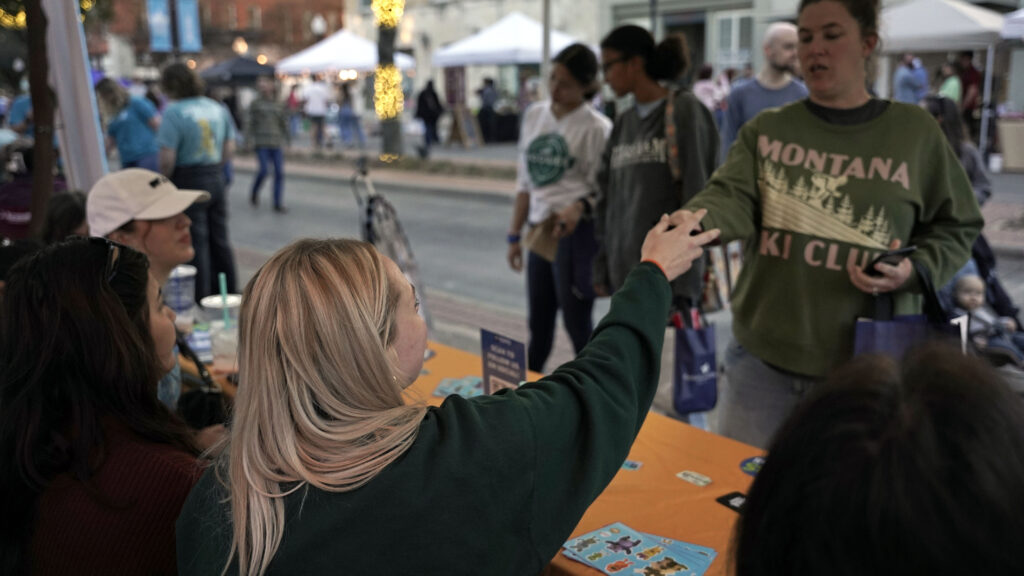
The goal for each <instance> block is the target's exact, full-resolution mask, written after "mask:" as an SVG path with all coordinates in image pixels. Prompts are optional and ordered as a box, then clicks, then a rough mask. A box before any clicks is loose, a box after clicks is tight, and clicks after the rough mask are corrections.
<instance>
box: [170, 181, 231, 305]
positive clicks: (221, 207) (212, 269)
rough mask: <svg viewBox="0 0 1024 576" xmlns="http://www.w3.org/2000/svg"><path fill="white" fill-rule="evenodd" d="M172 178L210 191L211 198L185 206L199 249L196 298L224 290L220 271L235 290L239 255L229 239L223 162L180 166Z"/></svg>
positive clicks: (195, 263)
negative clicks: (232, 248)
mask: <svg viewBox="0 0 1024 576" xmlns="http://www.w3.org/2000/svg"><path fill="white" fill-rule="evenodd" d="M171 181H172V182H174V185H175V186H177V187H178V188H182V189H190V190H205V191H207V192H209V193H210V201H209V202H196V203H195V204H193V205H191V206H189V207H188V209H187V210H185V214H187V215H188V217H189V218H191V219H192V228H191V232H192V247H193V248H195V251H196V255H195V258H193V259H192V262H191V264H192V265H193V266H195V267H196V300H199V299H200V298H202V297H204V296H209V295H210V294H217V293H219V292H220V288H219V286H218V281H217V274H218V273H220V272H223V273H224V274H225V275H226V276H227V284H228V286H227V288H228V292H230V293H235V292H236V291H237V290H236V287H235V282H236V280H235V278H236V276H235V257H234V255H233V254H232V252H231V243H230V241H229V240H228V238H229V237H228V201H227V191H226V190H225V189H224V169H223V167H222V165H221V164H207V165H203V166H178V167H177V168H175V169H174V174H173V175H172V176H171Z"/></svg>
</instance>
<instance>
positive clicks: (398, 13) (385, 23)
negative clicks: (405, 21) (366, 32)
mask: <svg viewBox="0 0 1024 576" xmlns="http://www.w3.org/2000/svg"><path fill="white" fill-rule="evenodd" d="M370 9H371V10H373V18H374V21H375V22H376V24H377V26H380V27H381V28H397V27H398V22H399V20H401V19H402V14H404V13H405V0H373V3H372V4H371V5H370Z"/></svg>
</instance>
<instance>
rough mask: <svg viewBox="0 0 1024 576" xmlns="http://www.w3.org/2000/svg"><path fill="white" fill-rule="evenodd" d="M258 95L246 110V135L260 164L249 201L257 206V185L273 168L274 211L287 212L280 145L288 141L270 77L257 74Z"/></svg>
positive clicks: (284, 117)
mask: <svg viewBox="0 0 1024 576" xmlns="http://www.w3.org/2000/svg"><path fill="white" fill-rule="evenodd" d="M257 88H258V89H259V96H257V98H256V99H255V100H253V101H252V103H251V104H249V110H248V113H247V114H246V128H245V136H246V138H247V139H248V140H249V144H250V145H251V146H252V147H253V148H254V149H255V150H256V157H257V158H258V159H259V163H260V167H259V171H258V172H257V173H256V179H255V180H253V183H252V191H251V192H250V194H249V203H250V204H252V205H253V206H259V203H260V187H261V186H262V185H263V179H264V178H266V177H267V173H268V172H269V171H270V167H271V166H273V168H274V211H275V212H281V213H284V212H287V211H288V209H287V208H285V206H284V152H283V150H282V147H283V146H285V145H290V143H291V139H290V136H289V132H288V117H287V111H286V110H285V108H284V106H282V105H281V103H280V102H278V101H277V91H276V86H275V84H274V79H273V78H260V80H259V83H258V85H257Z"/></svg>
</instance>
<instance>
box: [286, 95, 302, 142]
mask: <svg viewBox="0 0 1024 576" xmlns="http://www.w3.org/2000/svg"><path fill="white" fill-rule="evenodd" d="M285 106H286V107H287V110H288V126H289V130H290V135H291V137H292V138H295V137H296V136H298V135H299V129H300V128H301V126H302V98H300V97H299V87H298V86H297V85H295V84H293V85H292V87H291V88H289V89H288V100H286V101H285Z"/></svg>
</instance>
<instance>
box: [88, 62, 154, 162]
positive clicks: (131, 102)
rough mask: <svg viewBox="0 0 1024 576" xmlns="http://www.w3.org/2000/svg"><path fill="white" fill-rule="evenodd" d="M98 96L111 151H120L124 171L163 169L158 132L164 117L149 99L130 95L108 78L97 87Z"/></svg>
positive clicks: (108, 147)
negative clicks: (130, 169) (125, 169)
mask: <svg viewBox="0 0 1024 576" xmlns="http://www.w3.org/2000/svg"><path fill="white" fill-rule="evenodd" d="M96 96H98V97H99V103H100V107H101V109H102V110H103V115H104V117H105V118H106V121H107V149H108V150H109V149H110V148H114V147H116V148H117V155H118V157H119V158H120V161H121V167H123V168H136V167H137V168H145V169H146V170H152V171H154V172H158V171H159V170H160V147H159V146H158V145H157V142H156V133H157V130H159V129H160V114H159V113H158V112H157V110H156V108H155V107H154V106H153V104H152V103H151V102H150V101H149V100H147V99H146V98H140V97H138V96H130V95H129V94H128V91H127V90H125V89H124V88H123V87H122V86H121V85H120V84H118V83H117V82H116V81H114V80H111V79H110V78H104V79H102V80H100V81H99V82H98V83H97V84H96Z"/></svg>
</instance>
